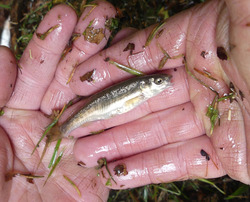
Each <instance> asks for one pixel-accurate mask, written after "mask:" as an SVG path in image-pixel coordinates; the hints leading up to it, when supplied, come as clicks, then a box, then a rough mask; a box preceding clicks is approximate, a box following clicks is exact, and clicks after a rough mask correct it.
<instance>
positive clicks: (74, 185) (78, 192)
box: [63, 175, 82, 197]
mask: <svg viewBox="0 0 250 202" xmlns="http://www.w3.org/2000/svg"><path fill="white" fill-rule="evenodd" d="M63 177H64V179H66V180H67V181H68V182H69V183H70V184H71V185H72V186H73V187H74V189H75V190H76V192H77V194H78V195H79V196H80V197H82V194H81V192H80V190H79V188H78V187H77V186H76V184H75V183H74V182H73V181H72V180H71V179H69V178H68V177H67V176H66V175H63Z"/></svg>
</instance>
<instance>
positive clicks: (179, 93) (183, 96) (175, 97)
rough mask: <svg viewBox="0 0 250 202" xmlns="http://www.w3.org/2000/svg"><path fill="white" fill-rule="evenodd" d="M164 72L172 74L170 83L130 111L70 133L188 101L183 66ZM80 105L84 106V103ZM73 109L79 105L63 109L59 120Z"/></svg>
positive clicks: (118, 122) (76, 134) (85, 131)
mask: <svg viewBox="0 0 250 202" xmlns="http://www.w3.org/2000/svg"><path fill="white" fill-rule="evenodd" d="M164 73H168V74H170V75H172V76H173V78H172V79H171V82H172V85H171V86H170V87H169V88H167V89H166V90H165V91H163V92H162V93H160V94H159V95H157V96H155V97H153V98H151V99H149V100H148V101H146V102H145V103H143V104H141V105H139V106H138V107H136V108H135V109H133V110H132V111H130V112H127V113H124V114H121V115H119V116H115V117H112V118H110V119H106V120H101V121H96V122H93V123H89V124H88V125H84V126H83V127H80V128H77V129H76V130H74V131H72V133H71V134H70V135H71V136H74V137H82V136H85V135H87V134H89V133H91V132H95V131H98V130H101V129H106V128H110V127H113V126H117V125H121V124H124V123H127V122H130V121H133V120H136V119H138V118H140V117H143V116H146V115H147V114H149V113H152V112H155V111H160V110H163V109H166V108H170V107H172V106H176V105H179V104H183V103H185V102H188V101H189V94H188V86H187V83H185V82H183V80H185V79H186V73H185V70H184V68H182V67H180V68H176V69H175V70H167V71H164ZM82 105H83V106H84V104H82ZM75 109H78V110H79V105H76V106H72V107H71V108H69V109H68V110H67V111H65V112H64V113H63V115H62V117H61V120H60V122H64V121H65V120H66V119H67V118H68V117H69V116H70V115H71V114H72V111H74V110H75Z"/></svg>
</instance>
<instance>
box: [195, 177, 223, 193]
mask: <svg viewBox="0 0 250 202" xmlns="http://www.w3.org/2000/svg"><path fill="white" fill-rule="evenodd" d="M197 180H199V181H201V182H204V183H207V184H210V185H211V186H213V187H214V188H215V189H217V190H218V191H219V192H220V193H222V194H224V195H225V194H226V193H225V192H224V191H223V190H221V189H220V188H219V187H217V186H216V185H215V184H214V183H213V182H211V181H209V180H206V179H197Z"/></svg>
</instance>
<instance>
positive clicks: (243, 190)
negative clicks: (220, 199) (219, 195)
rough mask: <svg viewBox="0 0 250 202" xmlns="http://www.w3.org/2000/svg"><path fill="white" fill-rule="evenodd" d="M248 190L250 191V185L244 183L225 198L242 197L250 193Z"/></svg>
mask: <svg viewBox="0 0 250 202" xmlns="http://www.w3.org/2000/svg"><path fill="white" fill-rule="evenodd" d="M248 191H249V185H246V184H243V185H241V186H240V187H239V188H238V189H236V190H235V192H233V193H232V194H230V195H229V196H228V197H226V198H225V200H230V199H235V198H240V195H243V194H244V193H248Z"/></svg>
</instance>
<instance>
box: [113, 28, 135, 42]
mask: <svg viewBox="0 0 250 202" xmlns="http://www.w3.org/2000/svg"><path fill="white" fill-rule="evenodd" d="M137 31H138V30H137V29H136V28H133V27H126V28H124V29H122V30H121V31H119V32H118V33H117V34H116V35H115V37H114V38H113V40H112V42H111V45H114V44H115V43H117V42H119V41H121V40H122V39H125V38H126V37H128V36H130V35H132V34H134V33H136V32H137Z"/></svg>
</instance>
